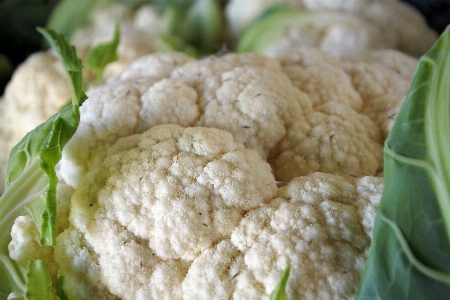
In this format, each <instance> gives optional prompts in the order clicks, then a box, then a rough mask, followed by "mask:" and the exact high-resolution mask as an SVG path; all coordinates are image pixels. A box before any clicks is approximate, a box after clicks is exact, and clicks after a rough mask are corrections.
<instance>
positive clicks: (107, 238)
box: [56, 125, 277, 299]
mask: <svg viewBox="0 0 450 300" xmlns="http://www.w3.org/2000/svg"><path fill="white" fill-rule="evenodd" d="M276 191H277V185H276V182H275V180H274V178H273V175H272V173H271V168H270V166H269V164H268V163H266V162H265V161H264V160H263V159H262V158H261V157H260V156H259V155H258V154H257V153H256V151H255V150H253V149H248V148H245V147H244V146H243V145H242V144H241V143H237V142H235V141H233V138H232V136H231V134H230V133H228V132H225V131H221V130H219V129H216V128H204V127H189V128H186V129H185V128H183V127H181V126H178V125H159V126H153V127H152V128H151V129H149V130H148V131H146V132H144V133H142V134H136V135H131V136H129V137H126V138H123V139H119V140H118V141H117V143H116V144H115V145H113V146H111V147H110V149H109V150H108V153H107V156H106V157H104V160H103V163H102V164H101V166H99V167H98V168H97V169H94V170H92V171H91V172H89V173H87V175H86V176H85V177H84V178H83V180H82V182H81V183H80V185H79V187H78V188H77V189H76V190H75V193H74V194H73V196H72V199H71V212H70V223H71V226H72V227H69V229H68V230H67V231H66V232H64V233H63V234H62V235H60V236H59V237H58V242H57V245H56V252H57V255H56V259H57V262H58V264H59V265H64V267H62V268H61V269H60V273H61V274H60V275H62V276H65V275H64V274H65V272H67V273H68V274H76V273H74V272H79V271H77V269H78V267H77V265H78V263H77V260H78V258H77V257H78V256H79V255H78V254H77V255H76V256H75V259H74V260H72V259H71V258H70V257H71V253H72V252H75V253H77V252H78V251H80V250H81V249H83V248H86V249H89V247H90V248H91V249H92V250H86V251H87V252H83V255H85V254H86V255H87V256H89V255H88V253H89V252H95V255H97V256H98V258H95V257H94V256H93V255H91V256H93V257H92V259H89V257H83V258H80V259H82V260H87V261H88V262H89V265H91V266H90V268H94V269H95V270H96V271H95V272H96V274H97V273H98V274H99V276H98V277H97V278H98V279H97V280H96V281H101V283H102V285H101V286H103V285H104V286H106V287H107V288H108V290H109V291H110V292H111V293H113V294H116V295H118V296H120V297H122V298H123V299H160V298H161V297H162V296H161V295H159V296H155V294H154V293H159V292H161V293H165V296H170V297H174V298H179V297H180V291H181V289H180V286H181V281H182V279H183V278H184V275H185V274H186V272H187V269H188V266H189V265H190V263H189V262H190V261H192V260H193V259H195V258H196V257H197V256H198V255H199V254H200V253H201V252H202V251H204V250H205V249H208V248H210V247H212V246H213V245H214V244H215V243H217V242H219V241H220V240H223V239H225V238H228V237H229V236H230V234H231V233H232V232H233V230H234V229H235V228H236V226H237V225H238V223H239V222H240V221H241V219H242V217H243V216H244V214H245V213H246V212H247V211H249V210H251V209H254V208H256V207H259V206H260V205H262V204H263V203H265V202H268V201H269V200H271V199H273V197H274V196H275V195H276ZM75 231H78V232H79V233H80V234H82V237H80V238H77V240H78V241H77V243H79V244H80V247H81V249H79V248H78V246H77V247H75V248H73V249H69V248H68V247H70V246H68V245H67V243H69V244H70V242H67V241H66V240H67V239H72V237H74V235H78V233H76V232H75ZM82 245H88V246H82ZM61 247H62V248H61ZM59 248H61V249H59ZM77 249H78V250H77ZM75 253H72V255H73V254H75ZM80 255H81V254H80ZM92 264H94V265H92ZM83 268H85V267H84V266H82V267H81V269H80V270H83ZM119 269H121V270H122V271H121V272H117V270H119ZM165 270H171V271H170V272H166V271H165ZM78 274H79V276H80V277H83V276H81V274H80V273H78ZM93 276H94V275H93ZM71 277H73V278H75V277H76V275H71ZM94 277H95V276H94ZM82 280H84V279H82ZM124 282H126V284H123V283H124ZM161 283H170V284H167V285H166V286H164V287H162V286H158V285H160V284H161ZM158 291H159V292H158Z"/></svg>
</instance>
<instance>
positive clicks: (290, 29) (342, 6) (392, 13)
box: [226, 0, 437, 57]
mask: <svg viewBox="0 0 450 300" xmlns="http://www.w3.org/2000/svg"><path fill="white" fill-rule="evenodd" d="M275 4H283V5H286V6H287V7H289V8H290V9H291V11H290V12H288V13H287V14H285V15H284V16H282V17H274V18H272V19H270V17H267V16H266V19H265V21H264V20H263V21H261V22H260V24H262V23H264V22H266V23H267V25H268V26H267V27H266V28H265V30H263V31H261V32H260V35H261V36H264V38H262V39H260V40H258V38H259V37H258V36H255V37H254V39H253V43H248V46H249V47H250V49H249V50H250V51H252V50H253V51H257V52H260V53H265V54H267V55H270V56H272V54H273V53H274V52H278V51H286V50H288V49H289V48H296V47H314V48H320V49H322V50H326V51H328V52H330V53H333V54H334V55H337V56H339V57H348V56H352V55H354V54H357V53H360V52H363V51H367V50H370V49H397V50H400V51H402V52H404V53H407V54H409V55H413V56H420V55H422V54H424V53H425V52H426V51H427V50H428V49H429V48H430V47H431V45H432V44H433V43H434V42H435V41H436V39H437V33H436V32H434V31H433V30H432V29H431V28H429V27H428V25H427V23H426V20H425V18H424V17H423V16H422V15H421V13H420V12H419V11H417V10H416V9H415V8H413V7H412V6H410V5H409V4H406V3H404V2H402V1H397V0H383V1H377V0H356V1H347V0H339V1H329V0H320V1H317V0H313V1H310V0H302V1H293V0H255V1H245V0H244V1H242V0H232V1H230V2H229V3H228V4H227V6H226V18H227V22H228V25H229V27H230V31H231V33H232V35H233V36H234V38H235V39H236V40H239V39H240V38H242V36H244V38H246V37H245V35H246V33H247V32H246V29H248V28H249V26H250V27H251V24H252V22H253V21H254V20H255V19H257V18H258V16H260V15H261V14H262V13H263V12H264V11H265V10H266V9H268V8H269V7H271V6H272V5H275ZM292 10H294V11H297V13H293V12H292ZM269 19H270V22H268V21H267V20H269ZM269 23H270V24H269ZM252 29H253V28H252ZM255 41H256V42H255ZM238 48H239V47H238Z"/></svg>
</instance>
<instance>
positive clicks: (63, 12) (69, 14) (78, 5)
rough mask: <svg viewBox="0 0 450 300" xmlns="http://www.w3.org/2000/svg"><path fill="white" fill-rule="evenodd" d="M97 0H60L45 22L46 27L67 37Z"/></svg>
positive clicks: (84, 19) (83, 19)
mask: <svg viewBox="0 0 450 300" xmlns="http://www.w3.org/2000/svg"><path fill="white" fill-rule="evenodd" d="M98 1H99V0H62V1H60V2H59V4H58V5H57V6H56V7H55V9H54V10H53V12H52V14H51V15H50V18H49V20H48V22H47V26H46V27H47V28H50V29H53V30H55V31H57V32H59V33H61V34H63V35H64V36H66V37H67V38H68V39H70V38H71V37H72V35H73V34H74V32H75V30H76V29H77V28H78V27H80V25H81V24H83V23H84V22H85V21H86V20H87V18H88V17H89V15H90V14H91V12H92V11H93V10H94V8H95V6H96V5H97V4H98Z"/></svg>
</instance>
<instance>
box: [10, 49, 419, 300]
mask: <svg viewBox="0 0 450 300" xmlns="http://www.w3.org/2000/svg"><path fill="white" fill-rule="evenodd" d="M416 63H417V62H416V60H415V59H414V58H411V57H408V56H406V55H405V54H401V53H399V52H397V51H377V52H370V53H367V54H364V55H361V56H359V57H354V58H353V59H352V60H350V59H339V58H338V57H335V56H333V55H331V54H330V53H326V52H322V51H320V50H318V49H307V48H301V49H292V51H291V52H289V53H286V54H282V53H280V54H279V55H278V57H277V58H270V57H268V56H264V55H261V54H254V53H247V54H237V53H229V54H226V55H223V56H217V57H216V56H211V57H207V58H204V59H201V60H195V59H193V58H191V57H189V56H186V55H184V54H181V53H175V52H169V53H153V54H150V55H146V56H142V57H140V58H139V59H137V60H135V61H134V62H132V63H131V64H130V65H129V66H128V67H127V68H126V69H125V70H123V72H121V73H120V75H118V76H117V77H114V78H111V79H109V80H107V81H106V82H104V83H103V84H101V85H98V86H91V87H89V89H88V91H87V94H88V96H89V98H88V99H87V100H86V101H85V102H84V103H83V105H82V106H81V107H80V112H81V119H80V124H79V127H78V129H77V131H76V133H75V135H74V137H73V138H72V139H71V140H70V141H69V143H68V144H67V145H66V147H65V148H64V151H63V155H62V156H63V157H62V160H61V162H60V164H59V165H58V166H57V169H56V172H57V174H58V177H59V179H60V183H59V186H58V191H57V199H58V213H57V227H58V237H57V245H56V247H55V249H54V250H53V249H51V251H50V250H48V249H39V247H38V246H37V244H36V241H37V237H36V235H37V230H34V231H33V230H31V228H30V226H32V219H31V218H28V219H26V220H25V221H24V220H23V219H18V220H16V223H17V224H16V225H15V228H16V229H15V230H13V232H12V242H11V245H10V247H11V249H12V250H13V251H12V253H13V254H12V256H14V259H17V260H18V261H25V260H26V257H31V256H30V255H31V254H30V253H29V252H27V251H25V250H26V249H35V250H34V252H36V253H37V254H34V255H35V256H36V255H38V257H42V258H43V259H44V260H46V261H48V263H49V264H50V265H52V266H54V268H53V269H52V270H53V271H52V279H53V281H54V282H56V279H57V278H58V277H59V276H64V278H65V281H64V289H65V291H66V293H67V295H68V297H69V299H116V298H122V299H161V298H170V299H200V298H202V299H205V298H206V299H210V298H212V299H260V298H265V297H267V296H268V295H269V294H270V292H271V291H272V290H273V288H274V287H275V286H276V285H277V283H278V280H279V278H280V277H281V274H282V273H283V271H284V269H285V268H286V266H287V265H290V266H291V276H290V279H289V282H288V287H287V291H288V294H289V297H290V298H293V299H297V298H300V299H317V298H326V299H328V298H330V299H333V298H335V299H346V298H351V297H352V295H353V294H354V292H355V289H356V286H357V284H358V282H359V278H360V275H361V271H362V268H363V265H364V262H365V259H366V257H367V251H368V247H369V246H370V237H371V232H372V227H373V221H374V216H375V211H376V208H377V206H378V202H379V199H380V196H381V191H382V186H383V185H382V177H381V176H382V172H383V162H382V145H383V143H384V139H385V133H387V132H388V131H389V128H388V127H386V126H385V125H386V122H385V121H386V119H389V120H390V121H391V119H395V115H393V116H392V118H387V116H386V112H387V111H389V110H390V109H391V108H396V107H398V106H400V105H401V102H402V100H403V98H404V96H405V95H406V90H407V87H408V85H409V81H410V79H411V78H412V74H411V72H413V70H414V66H415V64H416ZM408 80H409V81H408ZM375 106H380V107H379V108H377V110H374V109H373V107H375ZM19 229H20V230H19ZM28 243H29V244H30V246H29V247H28V248H27V244H28Z"/></svg>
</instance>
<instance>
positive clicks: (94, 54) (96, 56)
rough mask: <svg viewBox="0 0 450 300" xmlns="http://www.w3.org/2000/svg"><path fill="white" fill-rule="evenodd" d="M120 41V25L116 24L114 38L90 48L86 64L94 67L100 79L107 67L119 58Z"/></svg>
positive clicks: (96, 75) (96, 77)
mask: <svg viewBox="0 0 450 300" xmlns="http://www.w3.org/2000/svg"><path fill="white" fill-rule="evenodd" d="M119 42H120V27H119V25H116V27H115V28H114V34H113V37H112V40H111V41H109V42H105V43H100V44H98V45H96V46H95V47H93V48H92V49H91V50H89V53H88V55H87V57H86V66H87V67H88V68H90V69H92V70H93V71H94V73H95V75H94V77H95V79H96V80H97V81H100V80H101V79H102V76H103V70H104V69H105V67H106V66H107V65H108V64H109V63H111V62H114V61H116V60H118V59H119V57H118V55H117V47H118V46H119Z"/></svg>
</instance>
